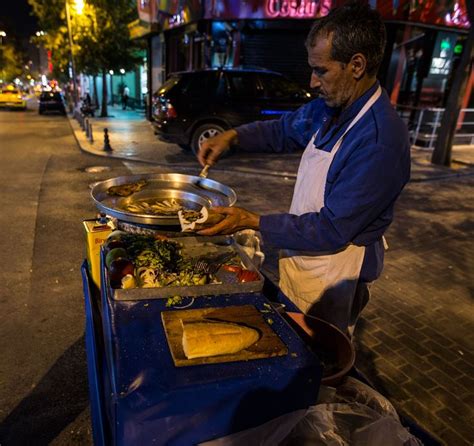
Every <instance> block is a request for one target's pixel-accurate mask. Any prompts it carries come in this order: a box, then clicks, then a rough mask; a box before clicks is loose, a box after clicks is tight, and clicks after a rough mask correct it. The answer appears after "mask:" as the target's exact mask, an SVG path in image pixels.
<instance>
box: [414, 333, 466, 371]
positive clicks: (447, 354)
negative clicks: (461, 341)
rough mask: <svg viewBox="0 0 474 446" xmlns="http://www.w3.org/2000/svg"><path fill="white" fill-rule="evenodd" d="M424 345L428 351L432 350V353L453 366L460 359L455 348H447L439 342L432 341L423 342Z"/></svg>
mask: <svg viewBox="0 0 474 446" xmlns="http://www.w3.org/2000/svg"><path fill="white" fill-rule="evenodd" d="M422 345H423V347H426V348H427V349H428V350H431V352H433V353H435V354H436V355H438V356H440V357H442V358H443V359H444V360H445V361H448V362H449V363H450V364H452V365H453V366H454V361H456V360H457V359H459V353H458V352H457V350H456V349H455V347H451V348H445V347H443V346H442V345H439V343H438V342H435V341H432V340H431V339H428V340H427V341H423V342H422Z"/></svg>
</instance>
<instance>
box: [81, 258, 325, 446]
mask: <svg viewBox="0 0 474 446" xmlns="http://www.w3.org/2000/svg"><path fill="white" fill-rule="evenodd" d="M82 278H83V286H84V296H85V309H86V347H87V360H88V375H89V383H90V399H91V414H92V428H93V436H94V443H95V445H96V446H101V445H127V446H132V445H144V444H156V445H160V444H167V445H186V446H189V445H192V444H197V443H200V442H204V441H207V440H211V439H215V438H220V437H223V436H225V435H229V434H231V433H234V432H238V431H241V430H244V429H248V428H251V427H254V426H258V425H261V424H263V423H265V422H266V421H268V420H270V419H273V418H276V417H278V416H280V415H283V414H285V413H289V412H292V411H295V410H298V409H303V408H306V407H308V406H310V405H313V404H315V402H316V400H317V396H318V391H319V385H320V381H321V367H320V363H319V361H318V359H317V357H316V356H315V355H314V354H313V353H312V352H311V351H310V350H309V348H308V347H307V345H306V344H305V343H304V342H303V341H302V340H301V339H300V338H299V337H298V335H297V334H296V333H295V332H294V331H293V330H292V328H291V327H290V326H289V325H288V324H287V323H286V322H285V320H284V319H282V317H281V316H280V315H279V314H278V313H277V312H276V311H274V310H272V309H271V308H270V306H269V305H268V304H269V302H268V300H267V299H266V297H265V295H264V294H260V293H249V294H236V295H222V296H211V297H199V298H195V299H194V300H193V301H192V302H191V301H189V302H186V301H185V302H183V303H181V304H180V306H181V305H183V304H184V305H188V304H190V303H192V305H191V306H190V307H188V308H192V309H194V308H205V307H226V306H231V305H232V306H235V305H249V304H251V305H254V306H255V307H256V308H257V309H259V310H260V311H262V312H264V313H265V316H266V317H268V319H271V322H272V325H271V328H272V329H273V330H274V331H275V332H276V333H277V335H278V336H279V337H280V339H281V340H282V341H283V342H284V344H285V345H286V346H287V348H288V352H289V353H288V354H287V355H285V356H281V357H273V358H266V359H257V360H252V361H239V362H232V363H221V364H206V365H199V366H188V367H175V366H174V364H173V361H172V357H171V354H170V351H169V348H168V344H167V341H166V336H165V333H164V329H163V325H162V322H161V313H162V312H163V311H170V310H173V309H176V308H178V307H176V308H169V307H167V306H166V300H165V299H152V300H140V301H117V300H114V299H113V297H112V293H111V292H110V291H111V290H108V289H107V288H106V287H103V290H102V292H99V290H98V289H97V288H96V287H95V285H94V284H93V283H92V281H91V280H90V276H89V274H88V270H87V264H86V262H84V264H83V265H82Z"/></svg>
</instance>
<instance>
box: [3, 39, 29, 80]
mask: <svg viewBox="0 0 474 446" xmlns="http://www.w3.org/2000/svg"><path fill="white" fill-rule="evenodd" d="M23 62H24V56H23V54H22V53H21V52H19V51H18V50H17V49H16V48H15V46H14V45H13V44H11V43H6V42H5V43H3V45H0V75H1V79H2V80H3V81H5V82H12V81H13V79H15V78H17V77H20V76H21V74H22V73H23Z"/></svg>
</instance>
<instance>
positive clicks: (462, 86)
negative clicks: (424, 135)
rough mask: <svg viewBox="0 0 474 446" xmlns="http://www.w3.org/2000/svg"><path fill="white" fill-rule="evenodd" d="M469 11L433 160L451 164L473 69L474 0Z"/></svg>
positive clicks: (469, 3) (468, 7)
mask: <svg viewBox="0 0 474 446" xmlns="http://www.w3.org/2000/svg"><path fill="white" fill-rule="evenodd" d="M466 7H467V12H468V16H469V21H470V23H471V28H470V29H469V35H468V36H467V39H466V41H465V44H464V49H463V53H462V55H461V60H460V62H459V65H458V67H457V69H456V72H455V73H454V80H453V84H452V86H451V90H450V93H449V97H448V100H447V102H446V108H445V110H444V113H443V117H442V119H441V126H440V130H439V133H438V138H437V139H436V143H435V147H434V150H433V155H432V157H431V162H432V163H433V164H441V165H444V166H449V165H450V164H451V149H452V145H453V139H454V133H455V131H456V125H457V122H458V119H459V112H460V111H461V102H462V99H463V97H464V94H465V92H466V85H467V81H468V79H469V75H470V72H471V70H472V69H473V67H472V65H473V58H474V2H472V1H467V2H466Z"/></svg>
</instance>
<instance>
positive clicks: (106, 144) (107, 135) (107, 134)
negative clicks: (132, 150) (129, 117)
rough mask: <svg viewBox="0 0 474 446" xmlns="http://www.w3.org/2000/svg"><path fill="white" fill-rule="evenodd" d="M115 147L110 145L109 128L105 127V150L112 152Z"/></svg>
mask: <svg viewBox="0 0 474 446" xmlns="http://www.w3.org/2000/svg"><path fill="white" fill-rule="evenodd" d="M112 150H113V149H112V147H111V146H110V141H109V130H108V129H106V128H105V129H104V151H105V152H111V151H112Z"/></svg>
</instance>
